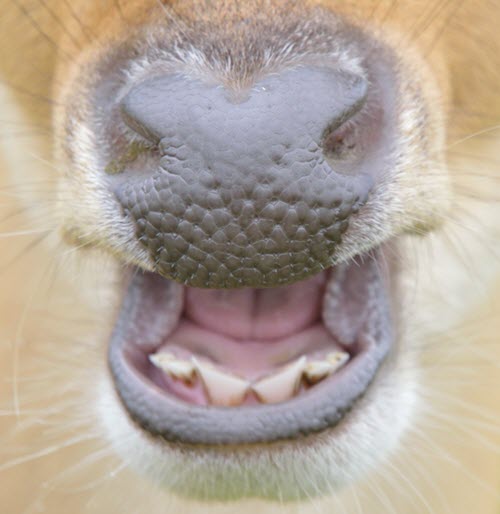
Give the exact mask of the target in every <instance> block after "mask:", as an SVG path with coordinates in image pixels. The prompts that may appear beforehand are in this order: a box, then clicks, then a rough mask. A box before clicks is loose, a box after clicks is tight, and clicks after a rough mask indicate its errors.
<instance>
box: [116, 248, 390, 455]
mask: <svg viewBox="0 0 500 514" xmlns="http://www.w3.org/2000/svg"><path fill="white" fill-rule="evenodd" d="M386 253H387V252H385V251H384V250H383V249H381V248H379V249H378V250H376V251H373V252H371V253H370V254H366V255H362V256H358V257H356V258H355V259H354V260H353V261H352V262H350V263H348V264H339V265H337V266H334V267H332V268H330V269H329V270H327V271H324V272H322V273H320V274H319V275H316V276H314V277H312V278H309V279H307V280H305V281H302V282H298V283H296V284H293V285H291V286H286V287H280V288H267V289H249V288H246V289H239V290H238V289H236V290H199V289H196V288H189V287H186V286H182V285H180V284H177V283H175V282H173V281H171V280H168V279H165V278H163V277H161V276H160V275H158V274H156V273H151V272H142V271H139V270H136V272H135V273H134V274H133V277H132V278H131V279H130V282H129V285H128V288H127V291H126V293H125V297H124V300H123V305H122V307H121V311H120V313H119V316H118V320H117V323H116V326H115V328H114V331H113V334H112V337H111V342H110V347H109V364H110V369H111V372H112V375H113V378H114V381H115V386H116V390H117V392H118V395H119V396H120V398H121V400H122V402H123V404H124V406H125V408H126V410H127V411H128V413H129V415H130V416H131V417H132V419H134V420H135V421H136V422H137V423H138V424H139V425H140V426H141V427H142V428H144V429H145V430H147V431H148V432H149V433H151V434H152V435H155V436H161V437H162V438H164V439H166V440H168V441H171V442H183V443H188V444H206V445H212V444H246V443H263V442H271V441H279V440H286V439H293V438H296V437H299V436H302V435H307V434H310V433H315V432H319V431H321V430H324V429H327V428H330V427H333V426H335V425H336V424H337V423H339V421H341V419H342V418H343V416H344V414H345V413H346V412H348V411H349V410H350V409H351V408H352V407H353V405H354V403H355V402H356V400H357V399H358V398H359V397H361V396H362V395H363V394H364V392H365V391H366V389H367V388H368V387H369V385H370V383H371V382H372V380H373V378H374V377H375V375H376V372H377V370H378V368H379V367H380V365H381V363H382V362H383V361H384V359H385V357H386V355H387V353H388V351H389V349H390V348H391V346H392V343H393V333H394V327H393V313H392V311H393V307H392V302H391V294H390V289H391V278H392V277H391V276H392V274H393V271H392V270H389V269H387V267H384V266H385V264H386V263H387V259H386V257H387V256H386Z"/></svg>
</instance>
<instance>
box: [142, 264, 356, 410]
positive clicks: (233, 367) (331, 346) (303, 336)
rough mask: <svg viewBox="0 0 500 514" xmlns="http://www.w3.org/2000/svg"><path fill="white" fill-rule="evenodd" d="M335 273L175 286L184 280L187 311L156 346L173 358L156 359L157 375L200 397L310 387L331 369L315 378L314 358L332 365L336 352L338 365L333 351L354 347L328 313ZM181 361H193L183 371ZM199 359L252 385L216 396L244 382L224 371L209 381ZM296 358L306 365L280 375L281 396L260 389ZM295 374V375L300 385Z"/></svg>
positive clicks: (204, 401) (185, 394) (209, 400)
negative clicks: (235, 286) (257, 283)
mask: <svg viewBox="0 0 500 514" xmlns="http://www.w3.org/2000/svg"><path fill="white" fill-rule="evenodd" d="M329 277H330V273H329V272H323V273H320V274H318V275H316V276H314V277H312V278H310V279H307V280H304V281H302V282H299V283H296V284H293V285H290V286H284V287H278V288H269V289H252V288H246V289H239V290H207V289H197V288H188V287H182V286H174V287H179V288H182V293H183V294H181V295H179V297H180V300H179V302H181V303H182V306H179V307H180V308H179V311H180V313H181V314H180V316H179V319H178V322H177V324H176V325H175V326H174V327H172V331H171V332H170V334H169V335H168V337H166V339H164V341H163V342H162V344H161V345H160V346H159V347H157V348H156V351H155V354H154V355H155V356H160V357H161V358H162V359H164V361H163V362H165V359H170V360H169V361H168V366H166V367H161V366H159V365H158V362H156V365H155V366H152V367H151V369H150V370H149V371H150V376H151V378H152V380H153V381H154V382H155V383H156V385H157V386H159V387H161V388H162V389H166V390H167V391H168V392H169V393H170V394H173V395H174V396H177V397H178V398H180V399H182V400H184V401H186V402H189V403H193V404H196V405H209V404H216V405H225V406H230V405H252V404H256V403H263V402H264V403H273V402H276V401H285V400H286V399H289V398H291V397H292V396H296V395H298V394H300V393H301V392H303V391H305V390H307V389H308V388H310V387H311V386H312V385H314V384H315V383H316V382H317V381H320V380H322V379H323V378H326V377H327V376H328V374H329V373H326V374H325V375H323V376H321V377H320V378H318V377H316V378H314V379H313V378H312V376H311V373H312V372H311V371H310V369H311V366H313V367H314V366H316V368H317V367H318V363H321V364H320V366H323V368H325V366H326V367H328V362H329V361H328V359H330V367H331V369H333V368H334V366H333V365H331V359H332V354H337V355H336V358H339V355H340V353H343V354H344V355H346V354H345V350H344V348H343V347H342V346H341V345H339V344H338V343H337V342H336V341H335V338H334V337H333V335H332V334H331V333H330V332H329V331H328V330H327V328H326V327H325V325H324V323H323V319H322V318H323V316H322V307H323V306H324V299H325V293H326V290H327V284H328V280H329ZM182 296H183V297H184V298H183V300H182ZM154 358H155V357H153V360H152V362H153V363H154V362H155V361H154ZM172 361H175V364H174V365H173V368H172V366H171V363H172ZM179 363H181V364H180V366H181V368H182V369H188V371H186V372H185V373H184V375H183V374H182V373H180V374H177V375H176V373H175V367H176V366H179ZM198 365H202V366H203V365H206V366H208V368H207V373H209V372H210V370H213V369H215V371H216V372H221V373H224V374H226V376H229V377H233V379H234V378H236V379H241V381H245V382H246V383H247V384H248V390H247V391H246V392H245V393H244V394H242V395H241V397H239V398H237V399H234V398H233V397H231V398H230V399H227V398H225V397H224V395H225V392H222V393H220V394H219V395H218V398H215V397H214V396H217V395H216V394H215V393H214V391H213V389H214V387H215V388H217V387H221V388H223V389H224V388H225V389H231V388H233V389H235V390H236V392H237V390H238V387H239V386H240V383H239V382H236V384H233V385H231V384H226V383H225V382H224V378H222V381H221V380H220V379H216V380H215V385H214V383H212V384H209V383H208V382H207V380H206V378H207V377H206V376H203V379H202V375H203V372H202V370H200V368H199V367H198ZM293 366H296V367H297V366H298V368H297V369H298V371H296V374H295V379H293V378H289V379H282V380H278V382H277V385H274V386H272V387H271V393H270V394H271V396H273V395H274V399H273V400H271V399H270V398H263V397H262V396H259V395H258V394H257V393H256V392H255V390H254V388H253V384H255V383H258V382H259V381H261V380H262V379H266V378H267V377H271V376H273V377H276V376H277V375H278V376H284V375H280V373H282V372H283V371H285V370H287V369H289V368H293ZM301 366H302V367H301ZM192 368H194V370H193V369H192ZM316 368H315V369H316ZM335 371H336V370H335ZM330 372H333V371H330ZM287 380H288V381H287ZM290 380H291V381H292V382H293V380H295V385H293V386H292V385H291V382H290ZM241 383H243V382H241ZM257 389H258V386H257ZM228 394H229V393H228ZM280 398H282V400H280Z"/></svg>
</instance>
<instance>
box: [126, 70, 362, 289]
mask: <svg viewBox="0 0 500 514" xmlns="http://www.w3.org/2000/svg"><path fill="white" fill-rule="evenodd" d="M365 94H366V84H365V82H364V81H363V80H362V79H360V78H359V77H356V76H354V75H351V74H348V73H344V72H340V71H338V70H323V69H314V68H313V69H306V68H299V69H296V70H289V71H287V72H283V73H282V74H279V75H275V76H269V77H267V78H266V79H263V80H262V81H260V82H259V83H258V84H256V85H255V86H254V88H252V90H251V91H248V94H247V95H246V96H245V97H241V96H240V97H239V98H238V99H235V98H234V97H232V96H231V95H230V94H228V91H227V90H224V89H223V88H221V87H216V86H209V85H204V84H201V83H200V82H196V81H192V80H189V79H187V78H185V77H180V76H173V77H172V76H169V77H157V78H155V79H151V80H150V81H148V82H147V83H143V84H141V85H139V86H137V88H136V89H135V90H132V91H131V92H130V93H129V95H128V96H127V98H126V99H125V100H124V102H123V104H122V110H123V113H124V117H125V120H126V122H127V123H128V124H129V125H130V126H132V127H133V128H134V129H135V130H137V131H138V132H140V133H142V134H143V135H144V136H145V137H148V138H149V139H153V140H155V141H156V142H157V143H158V147H159V150H160V155H161V159H160V166H159V168H158V169H157V170H152V172H151V173H150V174H149V175H146V178H145V179H144V180H143V181H142V182H140V183H138V182H137V181H130V182H125V183H122V184H121V185H120V186H119V188H118V190H117V191H116V195H117V198H118V200H119V201H120V203H121V204H122V206H123V208H124V211H125V213H126V214H127V215H128V216H129V217H130V218H131V219H132V220H133V221H134V223H135V225H136V230H137V237H138V239H139V241H140V242H141V243H142V244H143V245H144V246H145V247H146V248H147V249H148V250H149V252H150V254H151V256H152V259H153V261H154V263H155V266H156V269H157V271H159V272H160V273H162V274H163V275H165V276H167V277H170V278H174V279H176V280H178V281H180V282H183V283H187V284H189V285H192V286H198V287H212V288H213V287H216V288H219V287H243V286H253V287H255V286H271V285H278V284H284V283H289V282H294V281H296V280H299V279H302V278H305V277H307V276H309V275H310V274H312V273H315V272H318V271H320V270H321V269H324V268H325V267H327V266H328V265H329V264H331V259H332V257H333V255H334V254H335V251H336V248H337V246H338V245H339V244H340V242H341V238H342V234H343V233H344V232H345V230H346V229H347V225H348V219H349V216H350V215H351V214H352V213H353V212H356V211H357V210H358V209H359V207H360V206H361V205H363V203H364V202H366V199H367V196H368V193H369V191H370V188H371V182H370V181H369V180H367V177H366V176H356V175H354V176H351V177H347V176H342V175H338V174H336V173H335V172H334V171H333V170H332V169H331V168H330V167H329V165H328V164H327V162H326V160H325V159H324V156H323V153H322V149H321V146H320V143H321V138H322V136H323V133H324V131H325V130H326V129H327V128H328V127H330V126H335V125H338V124H341V123H342V122H343V121H344V120H345V119H346V118H348V117H349V116H350V115H352V113H354V112H356V110H357V109H359V108H360V106H361V105H362V103H363V101H364V97H365Z"/></svg>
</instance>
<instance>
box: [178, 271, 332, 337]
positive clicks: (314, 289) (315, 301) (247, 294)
mask: <svg viewBox="0 0 500 514" xmlns="http://www.w3.org/2000/svg"><path fill="white" fill-rule="evenodd" d="M325 283H326V273H325V272H323V273H320V274H319V275H316V276H315V277H313V278H310V279H308V280H304V281H302V282H299V283H297V284H293V285H291V286H286V287H277V288H270V289H251V288H245V289H236V290H224V289H223V290H220V289H219V290H209V289H196V288H187V289H186V302H185V308H184V309H185V317H186V318H187V319H189V320H191V321H192V322H193V323H195V324H196V325H198V326H200V327H203V328H206V329H208V330H211V331H213V332H216V333H218V334H221V335H225V336H228V337H230V338H234V339H238V340H240V341H241V342H255V341H259V340H266V341H268V340H271V339H278V338H283V337H286V336H290V335H293V334H296V333H297V332H299V331H301V330H303V329H305V328H307V327H309V326H310V325H311V324H313V323H314V322H316V321H319V320H320V318H321V299H322V296H323V293H324V288H325Z"/></svg>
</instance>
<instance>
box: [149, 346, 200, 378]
mask: <svg viewBox="0 0 500 514" xmlns="http://www.w3.org/2000/svg"><path fill="white" fill-rule="evenodd" d="M149 360H150V361H151V362H152V363H153V364H154V365H155V366H156V367H157V368H159V369H161V370H162V371H164V372H165V373H167V374H168V375H170V376H172V377H173V378H177V379H179V380H183V381H184V382H187V383H191V382H193V380H194V378H195V377H194V372H195V368H194V365H193V364H192V363H191V362H189V361H185V360H180V359H176V357H175V356H174V355H172V354H171V353H156V354H154V355H150V356H149Z"/></svg>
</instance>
